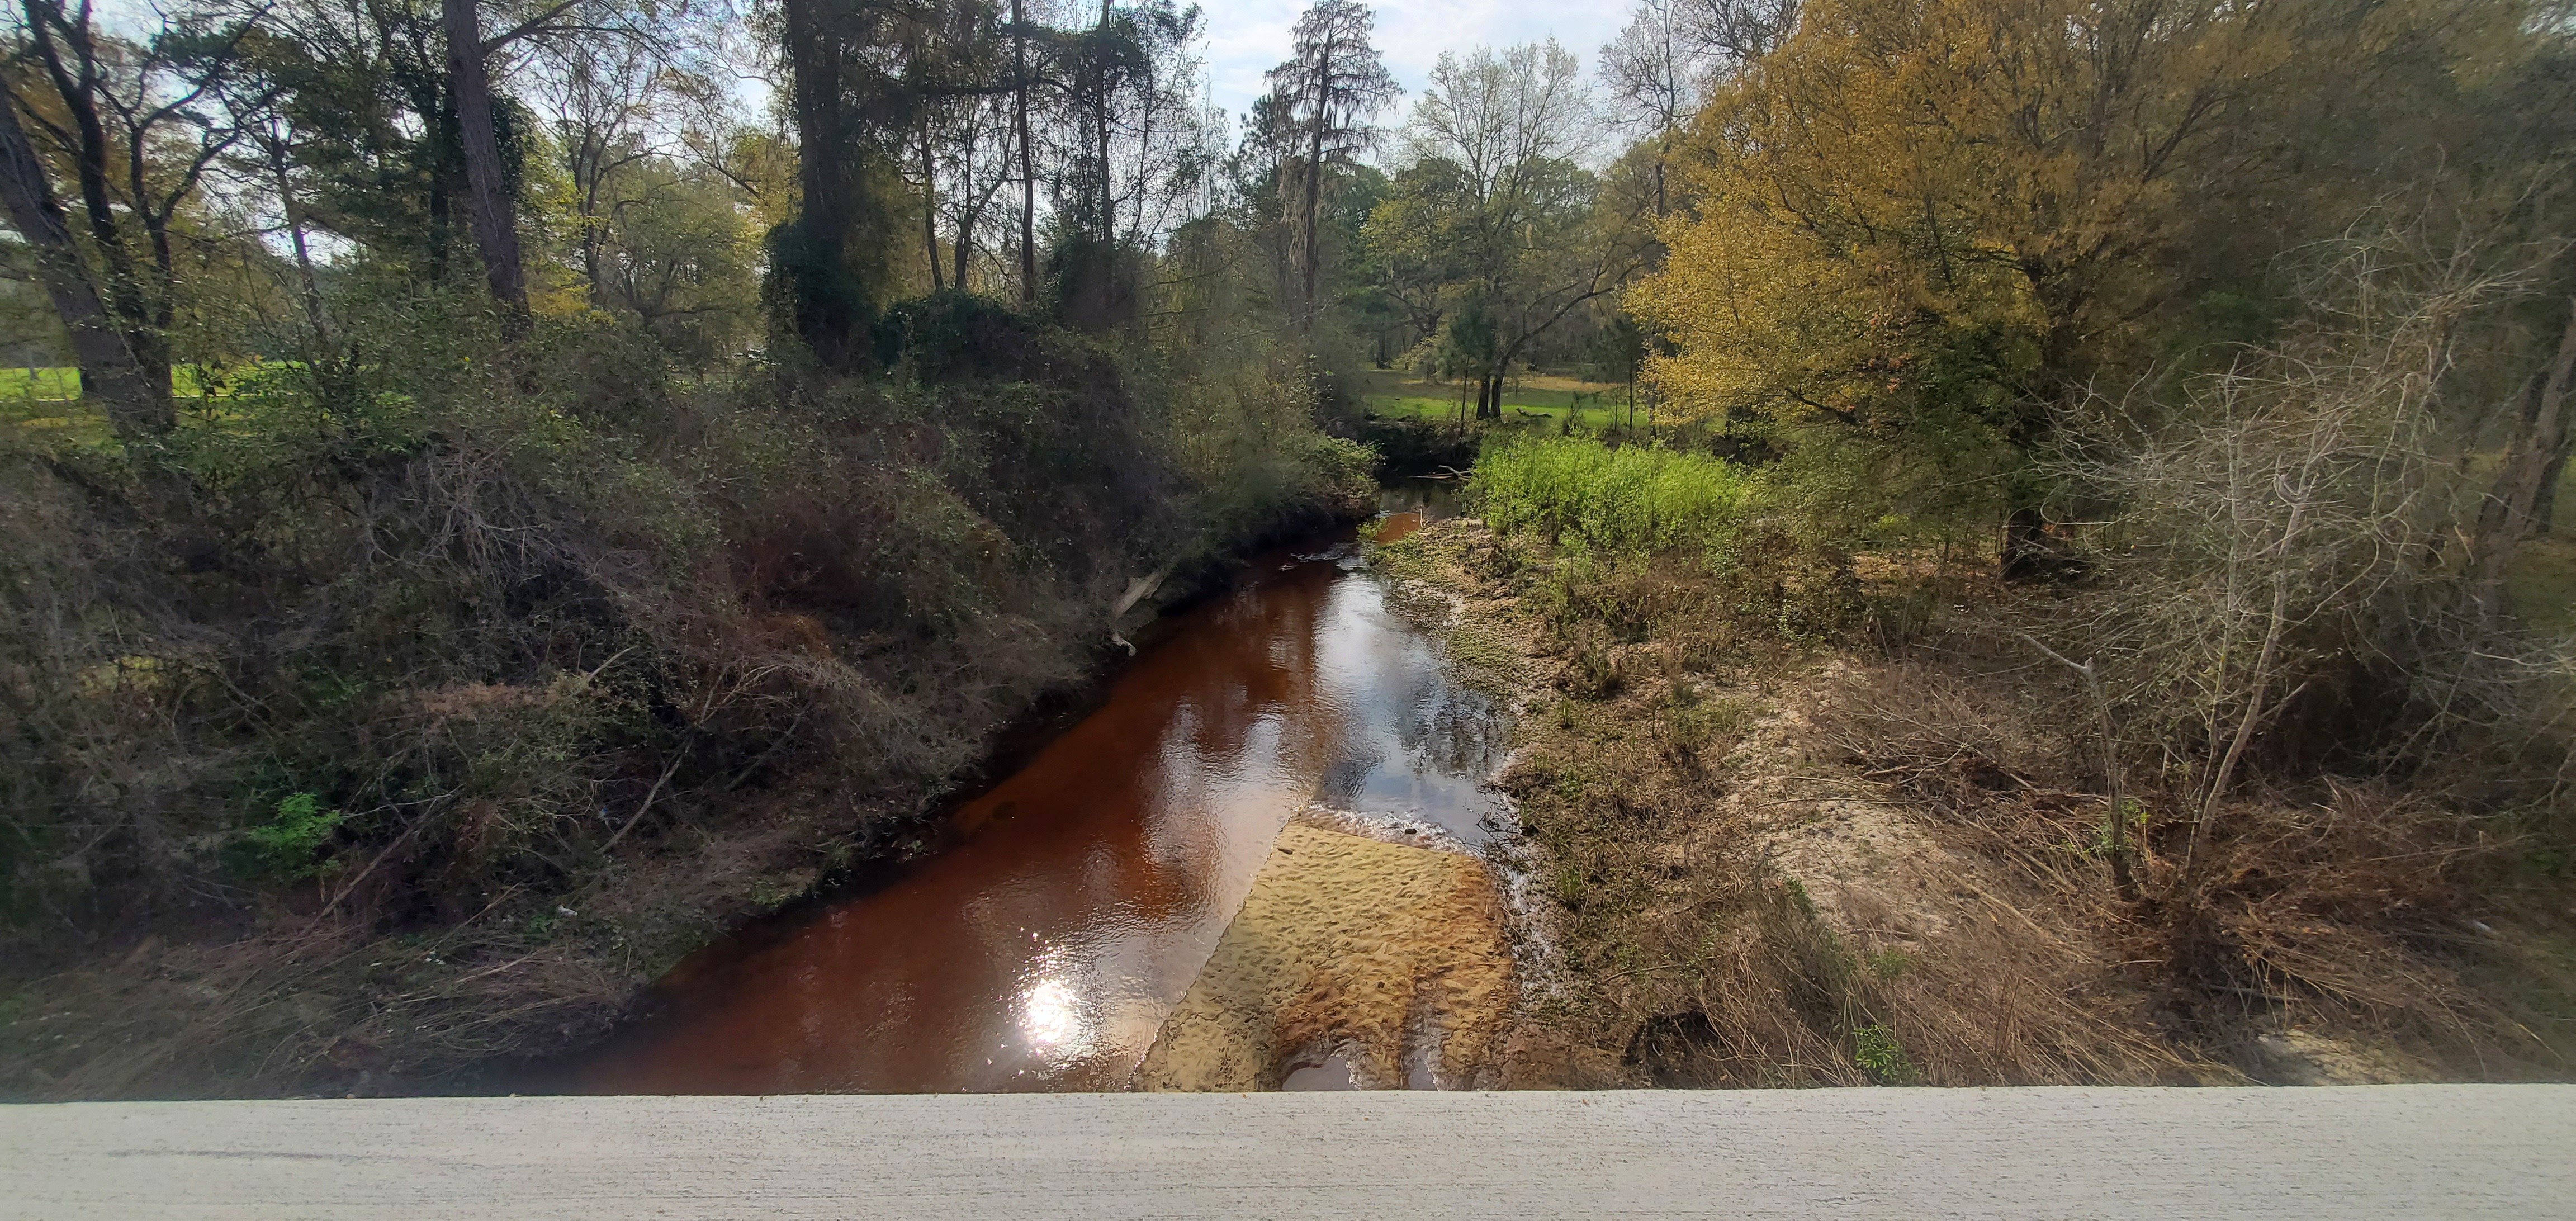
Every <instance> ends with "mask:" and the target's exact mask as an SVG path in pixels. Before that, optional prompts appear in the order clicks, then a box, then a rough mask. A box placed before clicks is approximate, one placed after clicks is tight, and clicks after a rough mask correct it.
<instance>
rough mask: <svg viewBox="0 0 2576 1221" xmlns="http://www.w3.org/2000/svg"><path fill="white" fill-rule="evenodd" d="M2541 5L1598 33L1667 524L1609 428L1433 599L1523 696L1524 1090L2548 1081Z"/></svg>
mask: <svg viewBox="0 0 2576 1221" xmlns="http://www.w3.org/2000/svg"><path fill="white" fill-rule="evenodd" d="M1765 14H1769V15H1771V16H1776V17H1778V18H1779V19H1780V20H1779V21H1776V22H1770V21H1765V20H1755V18H1757V17H1763V16H1764V15H1765ZM2568 28H2569V27H2568V25H2567V18H2566V15H2565V14H2564V13H2563V12H2560V11H2558V10H2555V9H2546V10H2543V9H2533V8H2529V7H2525V6H2520V5H2502V6H2494V7H2489V6H2485V5H2476V4H2473V5H2466V6H2453V5H2432V6H2425V7H2422V8H2409V7H2406V6H2399V7H2397V8H2389V7H2386V6H2379V7H2374V8H2372V9H2369V10H2368V11H2367V12H2365V11H2363V10H2361V9H2351V8H2346V7H2344V6H2339V5H2336V4H2331V3H2322V4H2315V5H2298V6H2292V7H2291V8H2289V9H2280V8H2274V9H2269V10H2266V11H2265V12H2264V13H2262V14H2254V13H2251V12H2248V11H2243V10H2222V9H2208V10H2193V11H2192V12H2191V13H2189V14H2185V15H2179V16H2178V15H2176V14H2174V13H2172V12H2170V11H2164V10H2159V12H2158V13H2157V14H2155V15H2152V16H2151V15H2149V14H2148V13H2147V12H2146V11H2145V10H2137V11H2131V10H2128V9H2121V8H2119V7H2117V6H2112V7H2109V8H2105V7H2102V6H2060V7H2054V8H2052V7H2049V6H2045V5H2043V6H2037V7H2033V6H2012V5H1976V4H1967V5H1933V6H1923V5H1910V4H1896V5H1890V4H1882V3H1875V2H1870V0H1859V2H1854V3H1812V4H1808V5H1805V6H1802V7H1799V8H1795V9H1790V8H1786V7H1782V8H1779V9H1778V10H1776V11H1774V10H1771V9H1763V10H1762V11H1761V12H1755V11H1754V10H1752V9H1746V8H1743V7H1741V6H1735V5H1724V4H1720V5H1671V6H1666V5H1662V4H1649V5H1647V6H1645V7H1643V8H1641V9H1640V10H1639V14H1638V18H1637V24H1636V26H1635V27H1633V28H1632V29H1631V31H1630V34H1629V36H1628V37H1627V38H1626V39H1623V41H1622V43H1621V44H1620V46H1619V47H1615V48H1613V50H1614V52H1618V53H1621V54H1629V55H1635V56H1638V57H1640V58H1638V59H1637V61H1636V63H1635V64H1632V65H1631V66H1632V67H1634V66H1638V65H1642V75H1641V76H1640V77H1639V84H1640V87H1641V88H1647V87H1656V86H1662V87H1668V88H1681V89H1684V90H1685V91H1687V92H1688V93H1689V95H1690V96H1691V97H1692V99H1693V105H1692V107H1691V108H1688V118H1687V121H1686V122H1682V123H1679V124H1677V125H1675V126H1674V127H1673V128H1672V129H1671V130H1670V131H1669V132H1668V133H1667V137H1668V142H1667V143H1664V144H1659V145H1658V146H1657V148H1658V150H1659V152H1662V153H1663V154H1665V161H1664V181H1665V182H1666V183H1667V184H1668V185H1667V189H1668V190H1670V191H1672V192H1673V193H1675V194H1677V195H1679V196H1680V197H1681V198H1682V199H1684V200H1686V201H1687V203H1686V206H1685V207H1684V208H1683V209H1681V210H1679V211H1678V212H1677V213H1676V214H1675V215H1673V216H1671V217H1669V218H1668V219H1667V220H1666V221H1665V222H1664V223H1663V224H1662V225H1661V226H1659V229H1658V233H1659V236H1660V238H1661V239H1662V241H1663V242H1664V243H1665V244H1666V247H1667V249H1666V253H1665V257H1664V259H1663V261H1662V262H1661V264H1660V266H1659V268H1658V269H1657V270H1656V271H1655V272H1654V273H1652V274H1650V275H1648V276H1646V277H1645V278H1643V279H1642V280H1641V281H1640V283H1639V285H1638V287H1637V288H1636V289H1635V290H1634V292H1633V293H1632V294H1631V296H1630V298H1629V300H1630V302H1631V304H1632V305H1633V306H1634V307H1635V308H1636V310H1637V311H1638V315H1639V317H1640V319H1641V320H1642V321H1643V322H1644V323H1646V324H1647V325H1649V326H1651V327H1653V328H1654V330H1655V333H1656V335H1657V337H1658V339H1657V346H1656V347H1655V348H1654V350H1653V351H1652V352H1651V353H1650V355H1649V356H1648V358H1647V359H1646V361H1645V362H1644V367H1645V371H1644V373H1643V375H1642V376H1643V379H1644V384H1645V386H1646V387H1647V392H1648V393H1649V394H1651V395H1653V396H1655V397H1656V398H1657V399H1658V400H1659V417H1660V418H1661V419H1663V420H1665V421H1668V422H1674V423H1681V422H1688V423H1689V425H1690V426H1691V427H1689V428H1678V427H1677V428H1675V429H1673V431H1672V432H1671V433H1669V434H1667V435H1666V437H1665V438H1664V439H1663V441H1662V444H1663V445H1665V446H1666V447H1667V448H1671V449H1680V448H1685V447H1697V448H1700V449H1701V450H1702V451H1703V452H1713V453H1717V454H1722V455H1725V457H1726V461H1724V462H1722V463H1718V462H1714V461H1713V460H1712V465H1714V466H1716V467H1718V468H1719V469H1720V470H1721V471H1722V472H1723V473H1720V474H1714V475H1708V476H1696V477H1692V478H1693V486H1694V487H1696V489H1697V490H1698V494H1699V495H1701V496H1702V497H1706V498H1710V499H1712V500H1714V499H1720V498H1722V499H1723V501H1724V503H1725V504H1726V505H1727V506H1728V508H1727V512H1726V514H1725V516H1724V518H1723V524H1722V525H1720V526H1719V527H1718V529H1717V530H1716V538H1717V540H1718V541H1716V542H1714V543H1712V542H1711V541H1710V539H1709V532H1708V531H1706V530H1705V529H1702V530H1694V531H1689V532H1687V537H1682V536H1681V535H1680V534H1677V533H1676V532H1674V530H1673V526H1672V523H1673V522H1675V521H1677V520H1679V517H1678V516H1677V515H1676V513H1675V512H1674V511H1673V510H1671V509H1670V508H1668V507H1666V506H1668V505H1670V504H1671V503H1673V501H1674V500H1675V498H1676V494H1675V493H1674V492H1671V491H1665V490H1662V489H1660V488H1657V489H1655V490H1652V491H1648V490H1646V489H1647V488H1648V487H1650V486H1651V484H1649V483H1648V482H1646V474H1645V473H1646V472H1648V471H1658V472H1660V471H1672V472H1676V473H1678V472H1682V471H1686V470H1688V469H1689V468H1688V467H1687V466H1685V465H1682V464H1680V463H1665V462H1656V461H1650V460H1643V459H1625V460H1623V459H1621V458H1620V457H1619V456H1618V455H1620V454H1622V453H1625V452H1627V451H1625V450H1620V449H1616V448H1612V447H1613V446H1616V445H1619V444H1622V443H1627V444H1631V445H1633V444H1635V439H1633V438H1623V437H1619V436H1616V435H1610V434H1608V433H1607V432H1606V430H1605V435H1604V437H1603V438H1602V439H1601V440H1599V441H1586V440H1558V441H1551V442H1546V443H1540V444H1533V443H1531V442H1528V441H1510V442H1501V443H1495V442H1489V446H1496V445H1498V446H1499V447H1497V448H1489V449H1488V452H1487V457H1486V460H1485V462H1484V463H1482V464H1480V465H1479V467H1478V470H1477V474H1476V477H1475V481H1474V485H1473V486H1474V487H1475V488H1476V490H1477V492H1478V494H1479V499H1480V502H1481V504H1482V505H1483V506H1484V508H1483V512H1484V514H1485V516H1486V518H1487V524H1488V525H1490V526H1491V527H1493V528H1494V529H1495V531H1496V536H1495V537H1493V538H1490V539H1480V538H1476V537H1474V536H1473V531H1472V530H1465V531H1463V533H1464V534H1466V535H1467V536H1468V537H1464V538H1453V539H1451V540H1449V546H1450V548H1451V550H1450V551H1448V552H1447V553H1446V554H1445V558H1444V561H1443V562H1444V563H1445V565H1446V568H1445V571H1446V572H1447V574H1448V578H1447V579H1449V580H1450V581H1451V582H1452V583H1453V585H1455V586H1458V587H1461V588H1482V589H1483V590H1484V591H1485V593H1486V596H1487V597H1488V598H1489V599H1492V601H1490V602H1489V605H1490V606H1492V607H1493V608H1494V609H1493V613H1496V614H1520V615H1525V616H1527V618H1528V622H1529V623H1530V624H1531V626H1532V630H1533V632H1534V633H1535V635H1534V636H1533V640H1534V641H1535V643H1534V644H1533V645H1532V648H1533V653H1532V658H1533V663H1532V664H1534V665H1539V666H1541V667H1542V668H1543V669H1545V670H1548V671H1549V672H1552V673H1554V675H1555V678H1554V681H1553V684H1552V686H1551V687H1550V688H1549V689H1548V691H1547V692H1546V693H1545V694H1544V695H1543V696H1541V697H1538V698H1537V700H1536V703H1535V705H1534V706H1535V707H1536V708H1537V709H1539V710H1540V712H1539V715H1537V716H1536V717H1534V719H1533V720H1534V724H1533V728H1532V730H1531V733H1532V735H1533V738H1532V742H1531V745H1530V747H1529V754H1528V756H1527V757H1526V759H1525V760H1524V762H1523V763H1521V764H1520V766H1519V767H1518V768H1517V769H1516V770H1515V772H1514V773H1513V776H1512V778H1511V781H1510V783H1511V787H1512V788H1513V791H1514V792H1515V794H1516V795H1517V796H1518V797H1519V799H1520V802H1521V812H1522V816H1523V818H1524V820H1525V821H1526V822H1527V824H1528V827H1529V832H1530V837H1531V840H1532V852H1533V855H1532V856H1531V858H1530V860H1531V861H1532V862H1533V863H1532V865H1531V868H1533V869H1534V870H1536V871H1537V876H1538V877H1539V878H1540V880H1542V881H1544V882H1547V883H1550V885H1549V886H1547V887H1545V888H1543V893H1545V894H1547V895H1548V896H1549V897H1550V899H1551V901H1550V902H1549V903H1547V904H1543V905H1542V910H1541V911H1540V913H1539V920H1540V923H1541V924H1542V925H1543V926H1547V925H1550V924H1551V923H1552V925H1553V927H1554V929H1555V931H1556V932H1557V933H1558V934H1560V935H1561V936H1562V937H1563V943H1562V945H1563V951H1564V953H1565V954H1566V955H1567V962H1568V964H1569V965H1568V968H1567V978H1568V979H1569V980H1570V981H1572V982H1571V987H1570V990H1569V991H1568V992H1567V993H1566V994H1565V995H1564V997H1562V998H1560V1000H1559V1002H1557V1003H1560V1004H1562V1005H1564V1006H1566V1008H1563V1009H1560V1010H1558V1011H1556V1014H1555V1020H1556V1021H1557V1022H1558V1023H1559V1026H1558V1029H1560V1030H1561V1031H1565V1032H1571V1034H1572V1035H1573V1036H1574V1039H1573V1041H1574V1045H1573V1046H1572V1047H1571V1048H1570V1049H1569V1050H1568V1052H1567V1054H1568V1055H1569V1056H1571V1057H1573V1060H1574V1061H1575V1062H1577V1063H1578V1065H1579V1066H1583V1067H1579V1071H1577V1070H1574V1069H1569V1070H1568V1071H1575V1072H1576V1075H1578V1076H1581V1077H1583V1078H1584V1079H1588V1080H1594V1081H1604V1082H1606V1081H1611V1080H1620V1081H1629V1082H1640V1081H1644V1080H1649V1079H1651V1080H1656V1081H1665V1082H1709V1083H1716V1082H1726V1083H1737V1084H1753V1083H1794V1082H1809V1083H1813V1082H1832V1081H1846V1082H1857V1081H1864V1080H1878V1081H1889V1082H1893V1081H1914V1080H1919V1081H1934V1082H1944V1083H1952V1084H1967V1083H1972V1082H2039V1081H2086V1080H2123V1081H2150V1080H2175V1081H2182V1080H2218V1079H2241V1078H2242V1077H2253V1078H2258V1079H2267V1080H2321V1079H2350V1080H2383V1079H2398V1078H2407V1077H2469V1078H2485V1077H2508V1078H2509V1077H2528V1076H2543V1077H2555V1076H2564V1075H2565V1074H2566V1073H2567V1071H2568V1069H2569V1063H2570V1061H2569V1057H2570V1055H2571V1052H2576V959H2571V957H2570V955H2569V953H2568V948H2567V947H2568V946H2569V944H2570V942H2569V940H2568V934H2569V928H2570V926H2569V924H2568V918H2569V916H2568V913H2569V908H2568V906H2567V902H2568V898H2569V896H2570V893H2571V885H2576V879H2571V876H2570V874H2569V873H2568V871H2567V868H2566V862H2567V860H2568V859H2569V855H2568V845H2569V843H2570V842H2571V841H2570V836H2571V833H2576V824H2571V822H2570V816H2571V813H2570V806H2569V804H2568V795H2567V789H2566V784H2565V778H2566V776H2567V768H2568V765H2569V760H2570V757H2571V756H2570V753H2569V746H2570V742H2571V738H2570V734H2569V730H2568V713H2569V711H2570V710H2571V708H2576V669H2571V667H2570V657H2571V656H2576V654H2571V649H2570V642H2569V640H2568V638H2567V637H2566V636H2565V635H2564V630H2565V629H2564V622H2563V618H2562V616H2561V608H2559V607H2557V606H2554V605H2549V604H2547V603H2546V602H2535V601H2529V600H2525V601H2517V593H2518V591H2534V592H2536V591H2540V590H2546V589H2551V588H2555V585H2554V584H2553V582H2554V579H2555V578H2553V577H2551V576H2549V575H2547V574H2548V573H2549V572H2550V565H2552V564H2553V563H2556V562H2558V561H2556V560H2555V558H2554V555H2555V553H2554V552H2552V551H2551V550H2550V544H2549V543H2548V541H2547V540H2548V539H2549V538H2550V536H2551V534H2552V531H2553V530H2555V529H2557V528H2558V527H2557V525H2556V523H2555V522H2554V519H2553V514H2554V505H2555V501H2556V497H2557V493H2558V492H2559V491H2560V490H2562V489H2563V488H2564V487H2565V483H2566V475H2565V463H2566V457H2567V454H2568V451H2569V432H2568V424H2567V419H2566V415H2565V410H2566V396H2567V393H2568V391H2569V389H2570V386H2571V378H2570V374H2569V368H2570V365H2569V362H2570V360H2571V359H2576V317H2571V312H2570V311H2571V307H2570V305H2569V298H2570V290H2571V288H2576V278H2572V277H2576V264H2572V263H2571V262H2570V261H2569V239H2568V230H2567V227H2566V208H2567V200H2566V198H2565V197H2564V171H2565V168H2566V167H2567V165H2568V164H2569V161H2568V158H2569V156H2570V154H2571V152H2576V146H2571V145H2570V143H2569V138H2568V133H2567V131H2566V130H2565V128H2564V126H2563V124H2561V123H2559V122H2558V121H2557V120H2558V119H2559V117H2560V116H2562V115H2563V114H2564V113H2565V107H2564V105H2563V102H2564V100H2565V94H2564V91H2565V89H2566V87H2567V82H2568V80H2569V79H2570V78H2569V76H2568V69H2567V65H2568V63H2569V62H2570V61H2569V58H2568V52H2569V48H2568V44H2567V42H2566V38H2567V34H2568ZM1748 30H1749V31H1751V33H1749V34H1748V33H1747V32H1746V31H1748ZM1748 38H1749V39H1751V41H1750V42H1744V41H1742V40H1743V39H1748ZM1676 48H1678V50H1676ZM1693 56H1697V57H1698V58H1692V57H1693ZM1676 65H1678V67H1677V66H1676ZM1659 73H1660V74H1661V75H1658V74H1659ZM2356 74H2357V75H2358V77H2359V78H2361V79H2367V80H2369V81H2372V82H2375V84H2374V85H2373V86H2372V87H2370V88H2369V89H2366V90H2364V91H2363V92H2361V93H2355V92H2354V91H2353V90H2352V88H2351V84H2352V81H2353V80H2354V79H2355V78H2356ZM1574 472H1584V473H1583V474H1581V475H1579V476H1576V475H1574ZM1568 476H1572V477H1571V478H1568ZM1612 540H1625V542H1624V545H1618V546H1605V544H1606V543H1610V542H1611V541H1612ZM1640 540H1644V541H1643V542H1641V541H1640ZM1441 543H1442V539H1441V536H1440V535H1439V534H1436V533H1435V534H1432V535H1429V536H1427V537H1426V538H1425V539H1424V541H1423V542H1422V543H1421V544H1419V545H1420V546H1422V547H1426V548H1436V547H1438V546H1440V545H1441ZM2540 596H2541V597H2544V598H2545V597H2546V596H2547V595H2545V594H2543V595H2540ZM1784 650H1785V651H1784ZM1783 811H1787V812H1788V814H1787V816H1785V817H1784V814H1783ZM1587 1057H1588V1059H1587Z"/></svg>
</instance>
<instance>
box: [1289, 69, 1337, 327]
mask: <svg viewBox="0 0 2576 1221" xmlns="http://www.w3.org/2000/svg"><path fill="white" fill-rule="evenodd" d="M1325 54H1326V59H1325V60H1324V65H1323V69H1322V73H1323V75H1322V77H1321V78H1320V79H1322V80H1327V81H1329V80H1331V79H1332V60H1331V58H1330V56H1331V50H1330V49H1329V48H1327V50H1326V52H1325ZM1326 100H1327V97H1326V90H1325V89H1324V87H1323V86H1322V85H1318V86H1317V87H1316V89H1315V122H1314V127H1313V129H1312V135H1311V137H1310V138H1309V139H1308V141H1307V145H1306V199H1305V204H1306V208H1305V213H1306V215H1305V223H1304V229H1305V233H1306V251H1305V254H1306V258H1305V262H1304V265H1303V266H1301V267H1300V268H1299V269H1298V271H1299V276H1298V293H1297V308H1298V325H1299V326H1300V327H1302V328H1304V329H1306V330H1313V329H1314V327H1315V316H1316V314H1317V313H1318V312H1320V311H1319V309H1318V305H1317V302H1316V300H1315V291H1316V289H1315V285H1316V281H1317V280H1319V279H1321V278H1322V272H1323V268H1324V249H1323V243H1322V242H1321V241H1320V240H1319V236H1320V235H1319V234H1318V232H1317V229H1318V224H1317V221H1318V213H1319V212H1321V210H1322V207H1323V199H1324V116H1325V114H1326V113H1327V112H1328V111H1329V110H1330V109H1331V108H1330V107H1329V106H1327V105H1326Z"/></svg>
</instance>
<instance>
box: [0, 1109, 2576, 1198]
mask: <svg viewBox="0 0 2576 1221" xmlns="http://www.w3.org/2000/svg"><path fill="white" fill-rule="evenodd" d="M640 1216H654V1217H726V1218H734V1217H832V1218H843V1217H968V1216H973V1217H985V1216H991V1217H1012V1218H1019V1217H1143V1216H1158V1217H1159V1216H1247V1217H1250V1216H1260V1217H1332V1218H1346V1217H1372V1216H1392V1217H1404V1218H1430V1217H1554V1216H1586V1217H1590V1216H1622V1217H1628V1216H1636V1217H1666V1216H1675V1217H1677V1216H1726V1217H1798V1218H1806V1217H1833V1218H1879V1217H1885V1218H1908V1219H1913V1218H1927V1217H1978V1218H2012V1217H2034V1218H2036V1217H2102V1218H2110V1217H2138V1218H2169V1217H2264V1218H2283V1217H2315V1218H2338V1219H2342V1218H2364V1217H2391V1218H2401V1217H2402V1218H2425V1217H2514V1218H2525V1217H2531V1218H2546V1217H2576V1086H2371V1087H2358V1088H2346V1089H2173V1090H2165V1089H2029V1090H1930V1089H1882V1090H1806V1091H1760V1092H1754V1091H1747V1092H1706V1093H1697V1092H1635V1093H1495V1094H1403V1093H1382V1094H1263V1095H1231V1094H1229V1095H1195V1096H1174V1095H1155V1096H1147V1095H1104V1094H1087V1095H1085V1094H1075V1095H998V1096H974V1097H874V1096H803V1097H771V1098H681V1097H630V1098H439V1099H409V1100H367V1101H356V1100H349V1101H330V1100H317V1101H298V1102H240V1103H232V1102H204V1103H200V1102H182V1103H80V1104H70V1105H59V1106H19V1107H0V1217H11V1218H15V1217H43V1218H84V1217H117V1218H128V1217H207V1218H228V1217H259V1218H296V1217H333V1218H341V1217H388V1218H401V1219H403V1221H425V1219H428V1218H442V1217H547V1218H554V1217H640Z"/></svg>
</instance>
